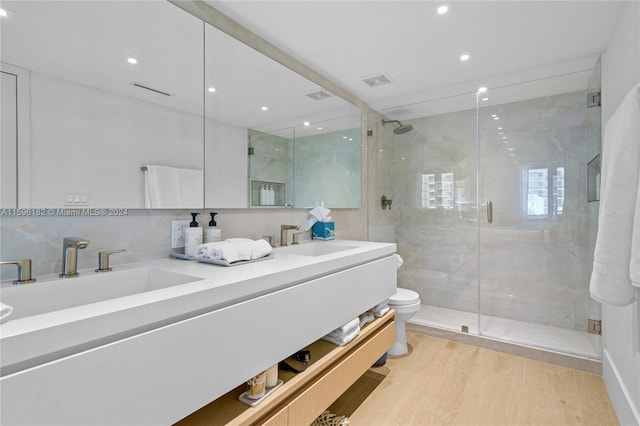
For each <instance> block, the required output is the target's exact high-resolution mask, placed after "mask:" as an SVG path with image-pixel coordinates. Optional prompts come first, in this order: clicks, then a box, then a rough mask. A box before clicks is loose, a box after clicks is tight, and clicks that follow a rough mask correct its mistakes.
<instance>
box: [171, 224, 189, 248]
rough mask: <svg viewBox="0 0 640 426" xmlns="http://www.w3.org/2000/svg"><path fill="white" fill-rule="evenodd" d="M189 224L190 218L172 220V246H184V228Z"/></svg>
mask: <svg viewBox="0 0 640 426" xmlns="http://www.w3.org/2000/svg"><path fill="white" fill-rule="evenodd" d="M187 226H189V221H188V220H172V221H171V248H179V247H184V230H185V229H186V228H187Z"/></svg>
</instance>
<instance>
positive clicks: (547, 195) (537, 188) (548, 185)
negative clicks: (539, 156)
mask: <svg viewBox="0 0 640 426" xmlns="http://www.w3.org/2000/svg"><path fill="white" fill-rule="evenodd" d="M526 176H527V216H529V217H530V218H547V217H552V216H560V215H561V214H562V209H563V205H564V166H560V167H537V168H529V169H527V175H526Z"/></svg>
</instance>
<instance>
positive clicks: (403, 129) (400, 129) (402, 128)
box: [382, 120, 413, 135]
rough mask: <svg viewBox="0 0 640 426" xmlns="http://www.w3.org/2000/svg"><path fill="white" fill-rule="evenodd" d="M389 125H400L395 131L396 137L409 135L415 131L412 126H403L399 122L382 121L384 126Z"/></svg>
mask: <svg viewBox="0 0 640 426" xmlns="http://www.w3.org/2000/svg"><path fill="white" fill-rule="evenodd" d="M387 123H398V127H396V128H395V129H393V133H395V134H396V135H401V134H403V133H408V132H410V131H412V130H413V126H412V125H411V124H402V123H401V122H400V121H398V120H382V124H387Z"/></svg>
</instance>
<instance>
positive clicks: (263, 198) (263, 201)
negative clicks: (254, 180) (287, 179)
mask: <svg viewBox="0 0 640 426" xmlns="http://www.w3.org/2000/svg"><path fill="white" fill-rule="evenodd" d="M266 204H267V190H266V188H265V187H264V184H263V185H262V186H261V187H260V205H261V206H264V205H266Z"/></svg>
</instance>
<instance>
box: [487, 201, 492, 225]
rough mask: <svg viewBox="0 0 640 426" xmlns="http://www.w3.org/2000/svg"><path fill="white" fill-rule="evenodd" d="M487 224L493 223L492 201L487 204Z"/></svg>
mask: <svg viewBox="0 0 640 426" xmlns="http://www.w3.org/2000/svg"><path fill="white" fill-rule="evenodd" d="M487 222H489V223H492V222H493V203H492V202H491V201H489V202H487Z"/></svg>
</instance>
